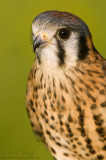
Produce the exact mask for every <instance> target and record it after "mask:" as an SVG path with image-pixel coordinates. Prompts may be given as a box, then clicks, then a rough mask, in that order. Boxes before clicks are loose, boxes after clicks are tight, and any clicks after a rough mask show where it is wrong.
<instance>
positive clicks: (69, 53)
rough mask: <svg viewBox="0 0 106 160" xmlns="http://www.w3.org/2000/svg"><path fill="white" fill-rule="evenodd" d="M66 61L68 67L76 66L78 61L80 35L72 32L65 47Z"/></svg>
mask: <svg viewBox="0 0 106 160" xmlns="http://www.w3.org/2000/svg"><path fill="white" fill-rule="evenodd" d="M64 49H65V54H66V59H65V62H66V63H67V64H68V65H71V66H76V62H77V60H78V50H79V47H78V35H77V33H74V32H72V34H71V36H70V38H69V39H68V40H67V41H66V43H65V45H64Z"/></svg>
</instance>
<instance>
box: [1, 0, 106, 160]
mask: <svg viewBox="0 0 106 160" xmlns="http://www.w3.org/2000/svg"><path fill="white" fill-rule="evenodd" d="M46 10H61V11H68V12H71V13H74V14H76V15H78V16H79V17H81V18H82V19H83V20H84V21H85V22H86V23H87V24H88V26H89V28H90V30H91V32H92V34H93V40H94V44H95V46H96V48H97V50H99V52H100V53H101V54H102V55H103V56H104V57H106V0H102V1H100V0H86V1H85V0H63V1H62V0H53V1H50V0H30V1H29V0H23V1H22V0H0V160H1V159H2V160H3V159H5V157H7V160H9V159H12V158H9V157H13V160H15V159H16V158H14V157H19V156H20V157H21V158H20V159H21V160H23V159H26V158H25V156H26V157H27V159H28V160H30V159H31V157H32V159H35V160H52V157H51V155H50V153H49V152H48V150H47V149H46V147H45V146H44V144H43V143H42V142H41V141H40V140H39V138H37V137H35V136H34V134H33V132H32V129H31V126H30V123H29V119H28V117H27V113H26V109H25V92H26V82H27V76H28V72H29V70H30V68H31V66H32V64H33V60H34V57H35V55H34V53H33V49H32V43H31V23H32V20H33V19H34V17H35V16H36V15H38V14H39V13H41V12H43V11H46ZM3 156H4V158H3ZM28 157H29V158H28Z"/></svg>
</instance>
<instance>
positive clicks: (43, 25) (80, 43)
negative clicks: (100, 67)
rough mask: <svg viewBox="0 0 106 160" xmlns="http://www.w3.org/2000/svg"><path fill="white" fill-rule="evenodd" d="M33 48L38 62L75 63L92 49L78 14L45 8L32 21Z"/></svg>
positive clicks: (84, 25) (74, 64) (62, 64)
mask: <svg viewBox="0 0 106 160" xmlns="http://www.w3.org/2000/svg"><path fill="white" fill-rule="evenodd" d="M32 34H33V48H34V52H36V55H37V59H39V63H41V64H50V65H53V66H55V65H58V66H64V65H70V66H76V64H77V61H80V60H81V61H83V60H84V59H86V58H87V56H88V55H89V52H90V51H91V50H94V46H93V43H92V38H91V34H90V31H89V29H88V27H87V25H86V24H85V23H84V21H82V20H81V19H80V18H79V17H77V16H75V15H73V14H71V13H68V12H60V11H46V12H43V13H41V14H40V15H38V16H37V17H36V18H35V19H34V21H33V23H32Z"/></svg>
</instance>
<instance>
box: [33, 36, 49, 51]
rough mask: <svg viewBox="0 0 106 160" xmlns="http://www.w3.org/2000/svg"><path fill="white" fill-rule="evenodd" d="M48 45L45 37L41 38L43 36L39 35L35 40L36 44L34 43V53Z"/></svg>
mask: <svg viewBox="0 0 106 160" xmlns="http://www.w3.org/2000/svg"><path fill="white" fill-rule="evenodd" d="M47 43H48V41H47V40H46V39H45V35H43V36H42V37H41V35H37V36H36V38H35V39H34V42H33V50H34V52H35V51H36V48H38V47H40V46H42V47H43V46H44V45H45V44H47Z"/></svg>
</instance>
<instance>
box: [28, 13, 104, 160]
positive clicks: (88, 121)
mask: <svg viewBox="0 0 106 160" xmlns="http://www.w3.org/2000/svg"><path fill="white" fill-rule="evenodd" d="M32 34H33V48H34V52H36V59H35V61H34V64H33V66H32V69H31V71H30V73H29V77H28V83H27V94H26V107H27V111H28V115H29V119H30V121H31V125H32V128H33V130H34V132H35V133H37V134H39V135H40V137H41V139H42V140H43V141H44V143H45V144H46V145H47V147H48V149H49V151H50V152H51V154H52V155H53V157H54V159H55V160H106V83H105V75H106V61H105V59H104V58H103V57H102V56H101V55H100V54H99V53H98V51H97V50H96V49H95V47H94V44H93V41H92V36H91V33H90V31H89V28H88V27H87V25H86V24H85V23H84V21H82V20H81V19H80V18H79V17H77V16H75V15H73V14H71V13H67V12H60V11H46V12H44V13H41V14H40V15H38V16H37V17H36V18H35V19H34V21H33V23H32Z"/></svg>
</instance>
